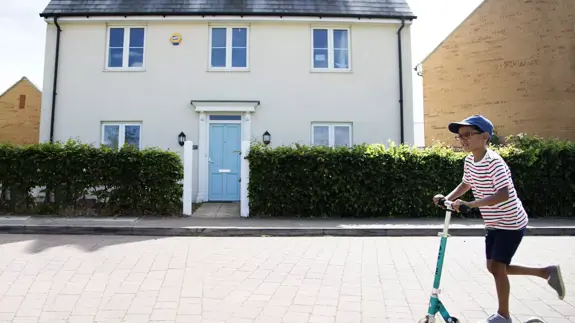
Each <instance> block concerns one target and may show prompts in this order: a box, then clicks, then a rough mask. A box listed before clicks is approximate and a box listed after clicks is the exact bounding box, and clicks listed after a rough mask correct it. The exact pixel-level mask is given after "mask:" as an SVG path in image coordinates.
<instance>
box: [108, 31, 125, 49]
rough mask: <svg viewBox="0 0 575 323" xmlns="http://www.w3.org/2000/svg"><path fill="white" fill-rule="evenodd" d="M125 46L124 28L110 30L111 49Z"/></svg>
mask: <svg viewBox="0 0 575 323" xmlns="http://www.w3.org/2000/svg"><path fill="white" fill-rule="evenodd" d="M123 46H124V28H110V47H123Z"/></svg>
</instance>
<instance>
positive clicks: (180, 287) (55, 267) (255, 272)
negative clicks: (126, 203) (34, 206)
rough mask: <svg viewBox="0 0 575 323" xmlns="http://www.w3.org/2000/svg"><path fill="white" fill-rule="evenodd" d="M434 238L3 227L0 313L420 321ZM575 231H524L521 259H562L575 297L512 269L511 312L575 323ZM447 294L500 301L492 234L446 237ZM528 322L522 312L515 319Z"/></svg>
mask: <svg viewBox="0 0 575 323" xmlns="http://www.w3.org/2000/svg"><path fill="white" fill-rule="evenodd" d="M438 242H439V241H438V238H436V237H418V238H414V237H381V238H377V237H368V238H351V237H350V238H345V237H298V238H281V237H273V238H272V237H268V238H251V237H242V238H210V237H166V238H154V237H134V236H132V237H126V236H78V235H69V236H57V235H0V322H2V323H3V322H11V323H17V322H18V323H23V322H50V323H59V322H70V323H79V322H185V323H195V322H202V323H217V322H221V323H262V322H265V323H282V322H285V323H299V322H301V323H304V322H305V323H308V322H309V323H323V322H332V323H345V322H353V323H358V322H362V323H368V322H374V323H375V322H377V323H382V322H393V323H398V322H416V321H417V320H418V319H420V318H421V317H422V316H423V315H424V314H425V311H426V307H427V301H428V294H429V291H430V289H431V284H432V279H433V270H434V267H435V261H436V252H437V246H438ZM574 246H575V237H526V238H525V240H524V243H523V245H522V247H521V248H520V250H519V251H518V255H517V257H516V260H517V261H519V262H521V263H525V264H531V265H538V264H547V263H551V262H554V261H557V260H560V261H561V265H562V269H563V275H564V278H565V280H566V284H567V291H568V294H567V297H566V298H565V300H564V301H560V300H558V299H557V297H556V295H555V294H554V293H553V291H552V290H551V289H550V288H548V287H547V285H546V282H545V281H543V280H541V279H536V278H533V279H532V278H526V277H512V278H511V284H512V294H513V295H512V311H514V315H515V316H516V318H519V319H522V320H523V319H526V318H528V317H530V316H533V315H535V314H539V316H541V317H542V318H544V319H545V320H546V322H548V323H551V322H552V323H563V322H575V299H574V298H573V297H572V296H571V294H570V293H571V291H572V290H573V286H574V282H575V271H574V270H573V268H575V267H574V266H575V255H574V253H573V250H574V249H573V247H574ZM447 252H448V254H447V260H446V264H445V268H444V276H443V283H442V287H443V288H444V292H443V293H442V294H441V298H442V300H443V301H444V302H445V303H446V305H447V306H448V310H449V311H450V312H452V313H453V314H454V315H456V316H458V317H459V318H460V319H461V320H462V322H477V321H478V320H479V319H481V318H485V317H486V316H487V315H488V314H491V312H492V311H494V310H495V305H496V298H495V290H494V284H493V282H492V279H491V277H490V276H489V274H488V273H487V271H486V270H485V269H484V260H483V240H482V238H479V237H465V238H463V237H453V238H451V240H450V241H449V242H448V247H447ZM517 322H519V321H517Z"/></svg>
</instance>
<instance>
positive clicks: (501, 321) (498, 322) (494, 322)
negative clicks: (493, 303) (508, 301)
mask: <svg viewBox="0 0 575 323" xmlns="http://www.w3.org/2000/svg"><path fill="white" fill-rule="evenodd" d="M512 322H513V320H511V318H508V319H506V318H504V317H503V316H501V315H499V314H497V313H495V314H493V315H491V316H490V317H488V318H487V320H485V321H483V322H481V323H512Z"/></svg>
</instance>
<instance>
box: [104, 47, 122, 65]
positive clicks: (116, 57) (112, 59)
mask: <svg viewBox="0 0 575 323" xmlns="http://www.w3.org/2000/svg"><path fill="white" fill-rule="evenodd" d="M108 55H109V57H108V67H122V60H123V58H124V49H123V48H110V53H109V54H108Z"/></svg>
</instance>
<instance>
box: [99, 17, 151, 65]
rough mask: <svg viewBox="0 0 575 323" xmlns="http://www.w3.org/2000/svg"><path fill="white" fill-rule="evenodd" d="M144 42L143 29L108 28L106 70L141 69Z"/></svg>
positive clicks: (144, 30)
mask: <svg viewBox="0 0 575 323" xmlns="http://www.w3.org/2000/svg"><path fill="white" fill-rule="evenodd" d="M145 40H146V28H145V27H110V28H109V29H108V52H107V62H106V67H107V69H112V70H113V69H143V68H144V46H145V42H146V41H145Z"/></svg>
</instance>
